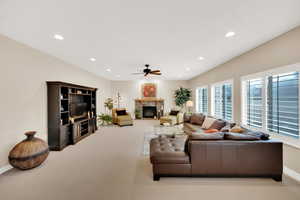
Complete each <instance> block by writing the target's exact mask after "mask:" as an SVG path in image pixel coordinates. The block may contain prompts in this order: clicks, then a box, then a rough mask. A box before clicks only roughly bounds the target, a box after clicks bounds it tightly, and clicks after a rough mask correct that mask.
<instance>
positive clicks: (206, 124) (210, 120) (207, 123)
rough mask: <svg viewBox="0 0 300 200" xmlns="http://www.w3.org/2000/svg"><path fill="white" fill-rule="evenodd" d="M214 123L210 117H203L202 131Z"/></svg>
mask: <svg viewBox="0 0 300 200" xmlns="http://www.w3.org/2000/svg"><path fill="white" fill-rule="evenodd" d="M215 121H216V119H214V118H211V117H205V120H204V122H203V124H202V128H204V129H209V128H210V127H211V125H212V124H213V123H214V122H215Z"/></svg>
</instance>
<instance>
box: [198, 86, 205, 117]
mask: <svg viewBox="0 0 300 200" xmlns="http://www.w3.org/2000/svg"><path fill="white" fill-rule="evenodd" d="M207 93H208V90H207V87H202V88H197V89H196V111H197V112H200V113H205V114H207V113H208V94H207Z"/></svg>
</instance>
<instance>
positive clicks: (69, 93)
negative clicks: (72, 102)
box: [69, 93, 91, 96]
mask: <svg viewBox="0 0 300 200" xmlns="http://www.w3.org/2000/svg"><path fill="white" fill-rule="evenodd" d="M69 94H71V95H85V96H91V94H84V93H81V94H80V93H69Z"/></svg>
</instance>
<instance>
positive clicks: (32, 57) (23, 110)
mask: <svg viewBox="0 0 300 200" xmlns="http://www.w3.org/2000/svg"><path fill="white" fill-rule="evenodd" d="M46 81H64V82H69V83H74V84H79V85H85V86H90V87H96V88H98V89H99V90H98V102H97V106H98V112H101V111H103V101H104V99H105V98H107V97H109V96H110V92H111V81H108V80H106V79H103V78H100V77H98V76H95V75H93V74H91V73H89V72H86V71H83V70H81V69H79V68H77V67H75V66H73V65H70V64H67V63H65V62H63V61H61V60H59V59H57V58H55V57H52V56H49V55H47V54H44V53H42V52H40V51H37V50H35V49H32V48H30V47H28V46H25V45H23V44H20V43H18V42H15V41H13V40H10V39H8V38H7V37H4V36H1V35H0V94H1V98H0V99H1V100H0V101H1V103H0V111H1V115H0V128H1V132H0V167H1V166H3V165H6V164H7V163H8V161H7V156H8V152H9V150H10V149H11V148H12V147H13V146H14V145H15V144H16V143H18V142H19V141H21V140H22V139H24V132H25V131H27V130H36V131H38V134H37V136H38V137H41V138H43V139H46V138H47V88H46Z"/></svg>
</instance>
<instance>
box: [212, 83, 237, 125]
mask: <svg viewBox="0 0 300 200" xmlns="http://www.w3.org/2000/svg"><path fill="white" fill-rule="evenodd" d="M212 95H213V98H212V99H213V101H212V104H213V112H212V113H213V115H214V116H215V117H217V118H221V119H225V120H228V121H231V120H232V119H233V116H232V83H224V84H218V85H215V86H214V87H213V92H212Z"/></svg>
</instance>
